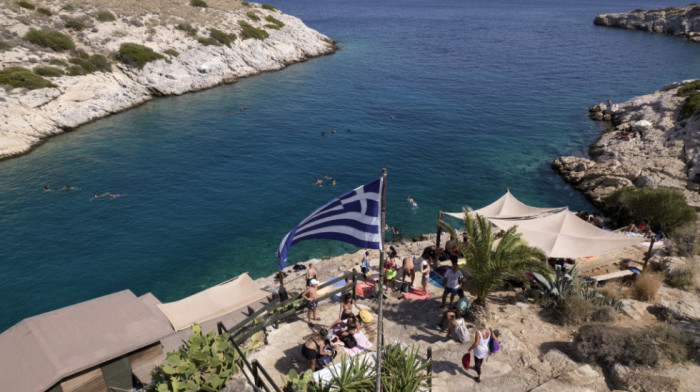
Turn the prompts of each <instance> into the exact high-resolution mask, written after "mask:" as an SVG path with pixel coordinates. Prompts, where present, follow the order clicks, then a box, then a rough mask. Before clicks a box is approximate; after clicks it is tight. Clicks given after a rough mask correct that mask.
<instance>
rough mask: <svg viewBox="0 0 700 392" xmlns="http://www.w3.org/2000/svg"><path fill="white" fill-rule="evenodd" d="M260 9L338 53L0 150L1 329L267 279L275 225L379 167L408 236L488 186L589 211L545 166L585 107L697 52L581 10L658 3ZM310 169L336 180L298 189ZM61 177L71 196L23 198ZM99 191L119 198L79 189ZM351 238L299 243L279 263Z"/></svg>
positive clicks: (582, 144)
mask: <svg viewBox="0 0 700 392" xmlns="http://www.w3.org/2000/svg"><path fill="white" fill-rule="evenodd" d="M272 4H273V5H275V6H277V7H279V8H280V9H282V10H283V11H284V12H287V13H290V14H293V15H296V16H299V17H300V18H302V19H303V20H304V21H305V22H306V23H307V24H308V25H310V26H311V27H313V28H315V29H317V30H319V31H320V32H322V33H324V34H326V35H328V36H330V37H332V38H334V39H337V40H338V41H339V44H340V46H341V47H342V50H340V51H339V52H337V53H336V54H334V55H332V56H326V57H322V58H317V59H313V60H311V61H308V62H305V63H302V64H296V65H293V66H290V67H288V68H287V69H285V70H282V71H279V72H272V73H266V74H263V75H259V76H256V77H254V78H249V79H245V80H242V81H240V82H239V83H237V84H234V85H229V86H224V87H219V88H216V89H212V90H209V91H205V92H199V93H195V94H188V95H185V96H181V97H174V98H164V99H158V100H155V101H153V102H151V103H148V104H146V105H143V106H141V107H139V108H136V109H133V110H130V111H128V112H125V113H121V114H119V115H115V116H112V117H109V118H106V119H103V120H100V121H97V122H95V123H92V124H90V125H87V126H84V127H82V128H80V129H78V130H76V131H74V132H71V133H69V134H65V135H62V136H58V137H56V138H53V139H51V140H50V141H48V142H47V143H45V144H44V145H42V146H41V147H39V148H37V149H36V150H35V151H33V152H32V153H30V154H28V155H26V156H23V157H20V158H17V159H12V160H9V161H4V162H0V330H4V329H5V328H8V327H9V326H11V325H13V324H14V323H16V322H18V321H20V320H21V319H22V318H25V317H29V316H32V315H35V314H39V313H43V312H46V311H50V310H53V309H56V308H59V307H62V306H66V305H70V304H73V303H76V302H79V301H84V300H87V299H91V298H94V297H97V296H101V295H105V294H109V293H112V292H115V291H119V290H124V289H131V290H132V291H133V292H134V293H136V294H137V295H141V294H144V293H146V292H149V291H150V292H153V293H154V294H155V295H156V296H157V297H158V298H159V299H160V300H162V301H164V302H166V301H172V300H176V299H180V298H182V297H184V296H186V295H190V294H192V293H194V292H197V291H200V290H202V289H204V288H207V287H210V286H212V285H214V284H216V283H219V282H221V281H223V280H226V279H228V278H230V277H231V276H234V275H237V274H240V273H242V272H244V271H248V272H250V274H251V276H253V277H260V276H263V275H267V274H270V273H272V272H274V271H275V269H276V268H277V265H278V263H277V260H276V259H275V256H274V252H275V249H276V247H277V245H278V244H279V241H280V240H281V238H282V237H283V235H284V234H285V233H286V232H287V231H288V230H290V229H291V228H292V227H293V226H294V225H296V224H297V223H298V222H299V220H300V219H302V218H303V217H305V216H306V215H307V214H308V213H309V212H311V211H312V210H314V209H315V208H316V207H318V206H320V205H321V204H323V203H325V202H327V201H328V200H330V199H331V198H333V197H335V196H337V195H339V194H341V193H343V192H345V191H347V190H349V189H352V188H354V187H356V186H359V185H362V184H364V183H367V182H370V181H372V180H374V179H376V178H377V177H379V175H380V173H381V168H382V167H385V168H387V170H388V177H387V221H388V223H389V224H390V225H392V226H396V227H398V228H399V229H400V230H401V231H402V232H403V233H404V234H407V235H411V234H414V233H426V232H433V231H434V230H435V224H436V214H437V211H439V210H444V211H455V210H459V209H460V208H461V207H462V206H465V205H469V206H472V207H480V206H483V205H485V204H487V203H489V202H491V201H492V200H494V199H496V198H498V197H499V196H501V195H502V193H503V191H504V189H505V188H506V187H510V188H511V190H512V191H513V193H514V194H515V195H516V197H518V198H520V199H521V200H523V201H524V202H526V203H530V204H533V205H537V206H560V205H568V206H569V207H570V208H572V209H579V208H583V209H588V210H591V209H592V207H591V206H590V205H589V204H588V203H587V202H586V201H585V200H584V199H583V198H582V197H581V196H580V195H579V194H577V193H576V192H574V191H573V190H572V189H571V187H569V186H568V185H566V184H565V183H563V182H562V181H561V180H560V179H559V178H558V177H557V176H556V175H554V174H553V173H552V171H551V170H550V168H549V165H550V162H551V161H552V160H553V159H555V158H556V157H558V156H559V155H563V154H584V153H585V150H586V146H587V145H588V144H589V143H591V142H592V141H593V140H594V139H595V138H596V137H597V135H598V132H599V129H598V125H597V124H595V123H593V122H591V121H590V120H588V118H587V117H586V108H587V107H588V106H590V105H592V104H594V103H596V102H598V101H599V100H603V101H605V100H606V99H612V100H613V101H615V102H619V101H622V100H627V99H629V98H631V97H633V96H636V95H641V94H647V93H650V92H652V91H655V90H656V89H659V88H660V87H662V86H663V85H664V84H666V83H670V82H673V81H677V80H682V79H686V78H698V77H700V72H699V71H700V69H698V64H700V45H698V44H691V43H688V42H685V41H683V40H682V39H678V38H674V37H670V36H665V35H656V34H649V33H644V32H634V31H626V30H618V29H610V28H602V27H596V26H594V25H593V22H592V21H593V18H594V17H595V15H596V13H597V12H619V11H629V10H632V9H636V8H640V7H641V8H646V9H652V8H659V7H667V6H670V5H682V4H683V3H682V2H677V1H671V2H669V1H667V0H663V1H645V0H635V1H631V0H630V1H617V2H610V1H602V0H594V1H588V2H579V1H577V2H573V1H561V0H541V1H494V2H482V1H476V0H445V1H440V2H426V1H422V0H421V1H419V0H401V1H399V0H387V1H384V2H376V1H368V0H355V1H351V2H348V1H340V0H325V1H311V0H287V1H284V2H282V3H275V2H272ZM239 105H244V106H245V107H247V108H248V111H247V112H241V111H239V110H238V107H239ZM228 112H230V114H229V113H228ZM391 116H393V118H391ZM331 128H333V129H336V130H337V133H335V134H330V133H328V132H329V131H330V129H331ZM322 131H326V135H325V136H323V137H322V136H321V132H322ZM324 173H327V174H329V175H330V176H333V177H334V178H336V180H337V185H336V186H335V187H332V186H330V185H324V186H322V187H317V186H314V185H312V183H313V181H314V179H315V178H317V177H320V176H322V175H323V174H324ZM65 184H70V185H71V186H73V187H76V188H78V189H76V190H72V191H60V190H56V191H54V192H49V193H44V192H42V187H43V186H44V185H48V186H49V187H51V188H54V189H58V188H60V187H62V186H63V185H65ZM104 192H112V193H115V194H120V195H121V196H120V197H119V198H116V199H107V198H105V199H101V200H97V201H91V200H90V199H91V196H92V195H93V194H95V193H104ZM407 195H411V196H412V197H413V198H414V199H415V200H416V201H417V203H418V204H419V207H418V208H417V209H414V208H410V207H409V205H408V204H407V203H406V200H405V199H406V196H407ZM455 223H456V222H455ZM351 250H354V248H352V247H351V246H345V245H342V244H338V243H333V242H328V241H313V242H312V241H309V242H307V243H301V244H298V245H295V246H294V247H293V248H292V249H291V251H290V260H289V261H288V264H292V263H294V262H297V261H300V260H305V259H308V258H314V257H322V256H325V255H335V254H339V253H342V252H346V251H351Z"/></svg>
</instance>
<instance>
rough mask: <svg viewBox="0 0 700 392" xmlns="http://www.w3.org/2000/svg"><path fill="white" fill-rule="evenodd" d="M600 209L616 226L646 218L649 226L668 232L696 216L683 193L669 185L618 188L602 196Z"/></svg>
mask: <svg viewBox="0 0 700 392" xmlns="http://www.w3.org/2000/svg"><path fill="white" fill-rule="evenodd" d="M601 209H602V211H603V213H604V214H605V215H606V216H608V217H609V218H610V220H611V222H612V223H613V225H614V226H615V227H622V226H626V225H627V224H629V223H640V222H642V221H643V220H644V219H648V220H649V223H650V224H651V226H652V227H654V228H659V227H660V228H662V229H663V230H664V231H665V232H666V233H667V234H672V233H673V231H674V230H675V229H676V228H678V227H680V226H682V225H684V224H686V223H690V222H695V220H696V219H697V215H696V213H695V209H694V208H693V207H691V206H689V205H688V203H687V202H686V199H685V195H683V193H682V192H681V191H679V190H678V189H672V188H635V187H626V188H622V189H618V190H617V191H615V192H613V193H611V194H609V195H608V196H606V197H605V198H604V199H603V203H602V206H601Z"/></svg>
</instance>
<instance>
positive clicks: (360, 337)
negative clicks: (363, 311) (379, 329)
mask: <svg viewBox="0 0 700 392" xmlns="http://www.w3.org/2000/svg"><path fill="white" fill-rule="evenodd" d="M353 336H354V337H355V341H356V342H357V346H355V347H353V348H347V347H345V346H343V348H344V349H345V352H346V353H348V355H350V356H353V355H355V354H357V353H359V352H361V351H364V350H366V349H368V348H370V347H372V343H371V342H370V341H369V339H367V336H365V334H364V333H362V331H360V332H358V333H356V334H354V335H353Z"/></svg>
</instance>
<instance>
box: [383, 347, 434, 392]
mask: <svg viewBox="0 0 700 392" xmlns="http://www.w3.org/2000/svg"><path fill="white" fill-rule="evenodd" d="M382 360H383V363H384V366H383V367H382V380H383V382H382V391H384V392H415V391H419V390H425V389H427V386H428V385H427V384H428V380H429V379H431V378H433V376H429V375H428V372H427V370H426V369H427V368H428V366H430V364H431V362H432V360H429V361H426V362H423V361H422V360H421V359H420V358H419V357H418V352H417V351H416V350H415V349H413V348H406V347H403V346H401V345H400V344H394V345H391V346H388V347H385V348H384V352H383V353H382Z"/></svg>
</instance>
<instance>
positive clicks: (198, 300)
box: [158, 273, 269, 331]
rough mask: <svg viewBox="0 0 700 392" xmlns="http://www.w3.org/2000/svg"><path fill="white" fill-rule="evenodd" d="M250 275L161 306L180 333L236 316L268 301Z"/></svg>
mask: <svg viewBox="0 0 700 392" xmlns="http://www.w3.org/2000/svg"><path fill="white" fill-rule="evenodd" d="M268 294H269V293H268V292H266V291H263V290H262V289H261V288H260V286H258V284H257V283H255V282H254V281H253V280H252V279H251V278H250V276H248V274H247V273H244V274H242V275H240V276H237V277H235V278H233V279H231V280H229V281H226V282H224V283H221V284H219V285H217V286H214V287H212V288H209V289H207V290H204V291H200V292H199V293H197V294H194V295H191V296H189V297H187V298H183V299H181V300H179V301H175V302H169V303H167V304H161V305H158V308H159V309H160V310H161V311H162V312H163V313H164V314H165V316H166V317H167V318H168V320H170V324H172V326H173V328H175V330H176V331H180V330H182V329H185V328H188V327H190V326H191V325H192V324H194V323H202V322H204V321H207V320H211V319H213V318H215V317H218V316H222V315H224V314H226V313H229V312H232V311H234V310H236V309H238V308H240V307H243V306H246V305H248V304H250V303H253V302H256V301H258V300H260V299H263V298H265V297H266V296H267V295H268Z"/></svg>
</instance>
